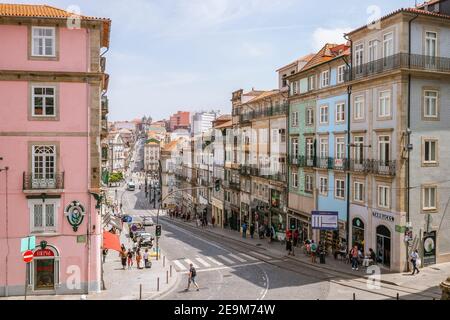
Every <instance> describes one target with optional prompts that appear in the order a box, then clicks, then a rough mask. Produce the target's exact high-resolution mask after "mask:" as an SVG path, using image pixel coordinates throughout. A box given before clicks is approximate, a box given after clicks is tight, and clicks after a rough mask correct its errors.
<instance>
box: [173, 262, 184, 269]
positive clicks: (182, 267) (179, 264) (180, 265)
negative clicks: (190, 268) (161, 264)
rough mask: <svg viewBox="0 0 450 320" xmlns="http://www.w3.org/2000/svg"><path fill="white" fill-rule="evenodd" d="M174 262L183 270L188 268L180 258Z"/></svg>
mask: <svg viewBox="0 0 450 320" xmlns="http://www.w3.org/2000/svg"><path fill="white" fill-rule="evenodd" d="M173 263H175V265H176V266H177V267H178V268H179V269H181V270H187V268H186V267H185V266H184V265H183V264H182V263H181V262H180V261H179V260H174V261H173Z"/></svg>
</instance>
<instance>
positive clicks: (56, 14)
mask: <svg viewBox="0 0 450 320" xmlns="http://www.w3.org/2000/svg"><path fill="white" fill-rule="evenodd" d="M71 16H73V13H71V12H68V11H66V10H62V9H59V8H55V7H51V6H48V5H30V4H9V3H0V17H16V18H50V19H51V18H53V19H66V18H69V17H71ZM80 18H81V20H85V21H101V22H103V37H102V45H103V46H104V47H108V46H109V34H110V29H111V20H110V19H106V18H97V17H90V16H84V15H80Z"/></svg>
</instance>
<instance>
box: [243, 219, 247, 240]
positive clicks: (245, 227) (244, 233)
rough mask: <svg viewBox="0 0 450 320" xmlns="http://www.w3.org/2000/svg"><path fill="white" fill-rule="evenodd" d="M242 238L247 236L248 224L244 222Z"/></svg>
mask: <svg viewBox="0 0 450 320" xmlns="http://www.w3.org/2000/svg"><path fill="white" fill-rule="evenodd" d="M242 238H247V224H246V223H245V221H244V223H243V224H242Z"/></svg>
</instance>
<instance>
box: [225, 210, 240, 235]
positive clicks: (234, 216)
mask: <svg viewBox="0 0 450 320" xmlns="http://www.w3.org/2000/svg"><path fill="white" fill-rule="evenodd" d="M230 212H231V215H230V216H229V222H228V223H229V226H230V229H231V230H236V231H240V226H241V223H240V210H239V207H237V206H235V205H233V204H232V205H230Z"/></svg>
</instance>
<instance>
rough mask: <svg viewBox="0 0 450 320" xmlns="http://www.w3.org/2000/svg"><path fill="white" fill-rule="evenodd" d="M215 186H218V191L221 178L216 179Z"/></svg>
mask: <svg viewBox="0 0 450 320" xmlns="http://www.w3.org/2000/svg"><path fill="white" fill-rule="evenodd" d="M215 188H216V191H220V180H219V179H217V180H216V181H215Z"/></svg>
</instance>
